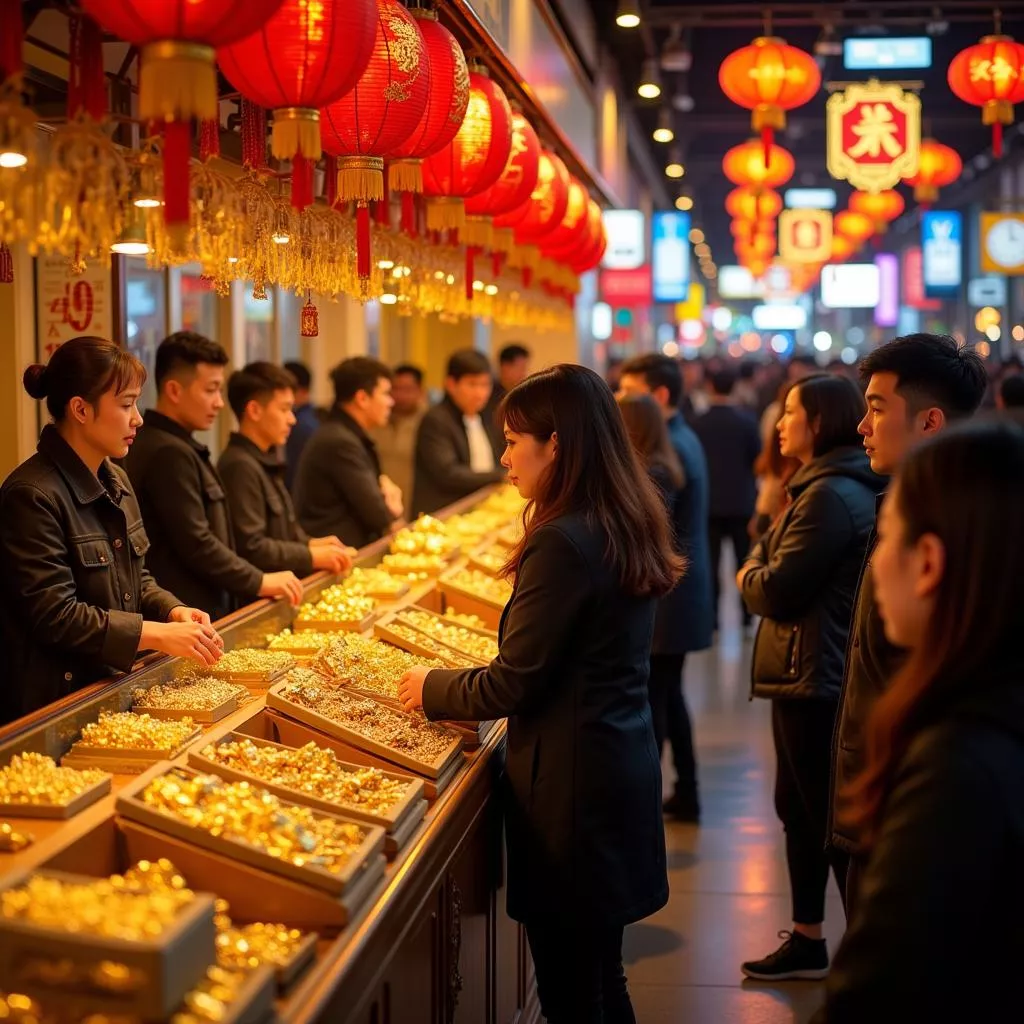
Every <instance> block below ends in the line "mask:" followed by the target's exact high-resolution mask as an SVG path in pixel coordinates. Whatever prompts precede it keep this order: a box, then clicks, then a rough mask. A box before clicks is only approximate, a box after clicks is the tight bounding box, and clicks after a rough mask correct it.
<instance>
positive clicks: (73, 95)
mask: <svg viewBox="0 0 1024 1024" xmlns="http://www.w3.org/2000/svg"><path fill="white" fill-rule="evenodd" d="M0 31H3V29H2V28H0ZM69 32H70V45H69V47H68V63H69V74H68V104H67V113H68V120H71V119H73V118H75V117H78V115H79V114H85V115H86V116H88V117H91V118H92V119H93V120H94V121H100V120H102V119H103V116H104V115H105V114H106V112H107V79H106V74H105V73H104V70H103V32H102V30H101V29H100V27H99V25H97V24H96V22H95V21H93V20H92V18H88V17H86V16H85V15H84V14H72V15H71V18H70V22H69Z"/></svg>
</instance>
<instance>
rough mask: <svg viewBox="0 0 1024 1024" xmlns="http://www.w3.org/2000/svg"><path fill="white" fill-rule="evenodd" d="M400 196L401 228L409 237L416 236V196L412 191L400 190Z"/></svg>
mask: <svg viewBox="0 0 1024 1024" xmlns="http://www.w3.org/2000/svg"><path fill="white" fill-rule="evenodd" d="M399 195H400V196H401V197H402V230H403V231H404V232H405V233H406V234H407V235H408V236H409V237H410V238H415V237H416V196H415V194H414V193H413V192H400V193H399Z"/></svg>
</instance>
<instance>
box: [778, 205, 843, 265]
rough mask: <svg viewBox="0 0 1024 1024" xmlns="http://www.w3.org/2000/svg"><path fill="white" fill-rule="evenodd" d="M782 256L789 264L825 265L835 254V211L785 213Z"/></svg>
mask: <svg viewBox="0 0 1024 1024" xmlns="http://www.w3.org/2000/svg"><path fill="white" fill-rule="evenodd" d="M779 255H780V256H781V257H782V258H783V259H784V260H786V261H787V262H789V263H800V264H803V263H824V262H825V260H827V259H828V258H829V257H830V256H831V255H832V212H831V211H830V210H783V211H782V213H781V214H780V215H779Z"/></svg>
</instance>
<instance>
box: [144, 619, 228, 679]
mask: <svg viewBox="0 0 1024 1024" xmlns="http://www.w3.org/2000/svg"><path fill="white" fill-rule="evenodd" d="M139 650H140V651H146V650H148V651H160V652H161V654H169V655H171V656H172V657H174V658H188V659H190V660H191V661H197V662H198V663H199V664H200V665H213V664H215V663H216V662H218V661H219V660H220V657H221V655H222V654H223V653H224V641H223V639H222V638H221V636H220V634H219V633H218V632H217V630H215V629H214V628H213V626H212V625H210V616H209V615H207V614H206V612H203V611H200V610H199V609H198V608H185V607H179V608H175V609H174V610H173V611H172V612H171V615H170V621H169V622H148V621H147V622H143V623H142V636H141V637H140V639H139Z"/></svg>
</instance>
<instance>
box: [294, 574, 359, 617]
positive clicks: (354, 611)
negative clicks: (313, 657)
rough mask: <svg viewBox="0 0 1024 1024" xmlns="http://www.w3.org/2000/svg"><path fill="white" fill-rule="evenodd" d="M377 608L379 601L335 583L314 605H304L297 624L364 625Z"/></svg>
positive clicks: (300, 610)
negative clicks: (345, 623)
mask: <svg viewBox="0 0 1024 1024" xmlns="http://www.w3.org/2000/svg"><path fill="white" fill-rule="evenodd" d="M376 608H377V599H376V598H375V597H367V596H366V595H365V594H357V593H353V592H352V591H349V590H346V589H345V584H343V583H335V584H334V585H333V586H330V587H327V588H326V589H325V590H324V591H323V592H322V593H321V594H320V597H319V598H318V599H317V600H316V601H315V602H313V603H307V604H304V605H303V606H302V607H301V608H300V609H299V614H298V615H297V616H296V619H295V624H296V625H297V626H301V625H302V623H304V622H318V623H319V622H337V623H343V622H349V623H353V624H358V623H362V621H363V620H364V619H365V618H366V616H367V615H372V614H373V612H374V611H375V610H376Z"/></svg>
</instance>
